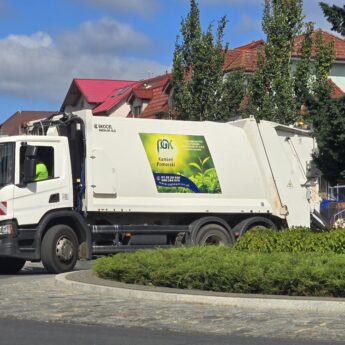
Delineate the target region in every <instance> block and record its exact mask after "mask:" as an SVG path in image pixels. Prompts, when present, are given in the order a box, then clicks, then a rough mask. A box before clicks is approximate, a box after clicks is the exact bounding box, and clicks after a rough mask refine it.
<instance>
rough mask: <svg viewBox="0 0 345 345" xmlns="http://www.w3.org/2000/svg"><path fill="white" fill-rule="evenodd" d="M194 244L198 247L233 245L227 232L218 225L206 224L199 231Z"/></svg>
mask: <svg viewBox="0 0 345 345" xmlns="http://www.w3.org/2000/svg"><path fill="white" fill-rule="evenodd" d="M195 243H196V244H198V245H225V244H230V243H233V240H232V238H231V236H230V235H229V232H228V231H227V230H226V229H225V228H224V227H223V226H221V225H219V224H206V225H204V226H203V227H202V228H200V229H199V231H198V233H197V235H196V237H195Z"/></svg>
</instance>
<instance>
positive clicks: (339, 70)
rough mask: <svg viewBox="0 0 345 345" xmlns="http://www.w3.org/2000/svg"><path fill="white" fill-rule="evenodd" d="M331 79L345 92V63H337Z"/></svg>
mask: <svg viewBox="0 0 345 345" xmlns="http://www.w3.org/2000/svg"><path fill="white" fill-rule="evenodd" d="M330 77H331V79H332V80H333V81H334V83H335V84H337V85H338V86H339V87H340V88H341V89H342V90H343V91H344V92H345V62H343V63H335V64H334V65H333V68H332V70H331V73H330Z"/></svg>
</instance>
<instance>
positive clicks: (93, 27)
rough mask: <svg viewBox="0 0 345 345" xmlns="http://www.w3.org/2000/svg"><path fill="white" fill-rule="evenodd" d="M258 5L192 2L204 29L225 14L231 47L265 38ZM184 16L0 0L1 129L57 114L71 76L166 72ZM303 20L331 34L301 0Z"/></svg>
mask: <svg viewBox="0 0 345 345" xmlns="http://www.w3.org/2000/svg"><path fill="white" fill-rule="evenodd" d="M263 1H264V0H199V9H200V16H201V22H202V26H203V29H204V30H206V28H207V26H208V25H209V24H210V23H214V25H216V24H217V21H218V20H219V19H220V18H221V17H222V16H223V15H226V16H227V17H228V20H229V23H228V26H227V30H226V33H225V39H224V42H227V43H229V46H230V48H235V47H237V46H240V45H243V44H246V43H249V42H251V41H254V40H258V39H261V38H265V36H264V34H263V33H262V31H261V17H262V10H263V5H262V4H263ZM343 1H344V0H329V1H327V0H326V2H328V3H330V4H335V5H338V6H340V5H341V6H342V5H343ZM188 11H189V0H30V1H28V0H0V123H2V122H3V121H5V120H6V119H7V118H8V117H9V116H11V115H12V114H13V113H15V112H16V111H17V110H34V111H35V110H47V111H56V110H59V109H60V106H61V104H62V102H63V100H64V98H65V96H66V94H67V91H68V88H69V86H70V84H71V82H72V80H73V78H102V79H125V80H141V79H145V78H148V77H151V76H155V75H159V74H163V73H165V72H166V71H169V70H170V69H171V64H172V56H173V51H174V46H175V42H176V37H177V35H178V33H179V28H180V23H181V18H184V17H186V15H187V13H188ZM304 14H305V16H306V20H307V21H313V22H314V23H315V24H316V27H320V28H322V29H324V30H327V31H330V25H329V23H328V22H327V21H326V20H325V18H324V17H323V14H322V11H321V9H320V7H319V5H318V1H317V0H304Z"/></svg>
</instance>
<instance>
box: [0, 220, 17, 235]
mask: <svg viewBox="0 0 345 345" xmlns="http://www.w3.org/2000/svg"><path fill="white" fill-rule="evenodd" d="M15 234H16V227H15V226H14V224H13V223H8V224H0V236H2V235H7V236H9V235H10V236H14V235H15Z"/></svg>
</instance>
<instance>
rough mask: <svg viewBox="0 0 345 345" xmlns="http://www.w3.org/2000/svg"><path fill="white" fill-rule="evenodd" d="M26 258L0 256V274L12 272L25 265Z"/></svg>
mask: <svg viewBox="0 0 345 345" xmlns="http://www.w3.org/2000/svg"><path fill="white" fill-rule="evenodd" d="M25 262H26V260H24V259H17V258H0V274H14V273H17V272H19V271H20V270H21V269H22V268H23V267H24V265H25Z"/></svg>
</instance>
